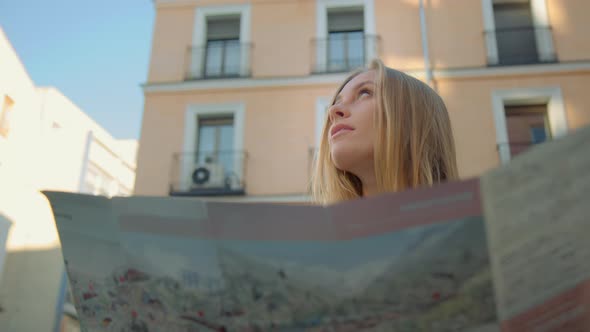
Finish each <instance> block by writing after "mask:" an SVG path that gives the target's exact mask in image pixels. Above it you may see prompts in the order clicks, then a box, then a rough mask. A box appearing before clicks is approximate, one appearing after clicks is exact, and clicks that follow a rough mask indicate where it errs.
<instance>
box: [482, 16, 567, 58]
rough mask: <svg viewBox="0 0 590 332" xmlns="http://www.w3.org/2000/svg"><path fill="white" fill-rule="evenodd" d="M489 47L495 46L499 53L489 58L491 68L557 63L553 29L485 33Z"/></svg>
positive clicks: (532, 28)
mask: <svg viewBox="0 0 590 332" xmlns="http://www.w3.org/2000/svg"><path fill="white" fill-rule="evenodd" d="M484 37H485V39H486V42H487V45H488V47H490V45H495V48H496V50H497V53H496V54H494V56H492V57H490V56H488V64H489V65H491V66H507V65H524V64H536V63H551V62H556V61H557V56H556V54H555V52H553V46H552V45H553V40H552V38H553V34H552V30H551V27H540V26H525V27H515V28H502V29H496V30H493V31H485V32H484Z"/></svg>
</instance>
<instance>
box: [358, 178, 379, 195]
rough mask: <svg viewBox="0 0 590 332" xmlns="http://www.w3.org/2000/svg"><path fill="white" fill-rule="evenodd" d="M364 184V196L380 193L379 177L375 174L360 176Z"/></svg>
mask: <svg viewBox="0 0 590 332" xmlns="http://www.w3.org/2000/svg"><path fill="white" fill-rule="evenodd" d="M359 179H360V180H361V183H362V184H363V197H370V196H375V195H377V194H378V193H379V189H378V188H377V179H376V177H375V174H374V173H373V174H366V175H365V176H363V177H359Z"/></svg>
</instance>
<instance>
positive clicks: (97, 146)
mask: <svg viewBox="0 0 590 332" xmlns="http://www.w3.org/2000/svg"><path fill="white" fill-rule="evenodd" d="M0 73H2V74H1V75H0V307H1V308H2V310H1V311H0V331H60V330H61V329H62V327H61V326H60V325H61V321H62V307H63V303H64V302H65V292H66V278H65V274H64V266H63V258H62V255H61V249H60V244H59V237H58V234H57V230H56V229H55V223H54V220H53V215H52V213H51V209H50V206H49V203H48V202H47V200H46V199H45V196H43V195H42V194H41V193H40V191H41V190H58V191H69V192H84V193H90V194H100V195H106V196H124V195H130V194H132V192H133V185H134V182H135V158H136V157H135V155H136V150H137V141H134V140H117V139H115V138H113V137H112V136H111V135H110V134H109V133H108V132H107V131H106V130H104V129H103V128H102V127H101V126H100V125H98V124H97V123H96V122H95V121H94V120H92V119H91V118H90V117H88V116H87V115H86V114H85V113H84V112H83V111H82V110H81V109H80V108H79V107H77V106H76V105H75V104H74V103H72V102H71V101H70V100H69V99H68V98H67V97H65V96H64V95H63V94H61V93H60V92H59V91H58V90H57V89H55V88H38V87H36V86H35V84H34V82H33V81H32V80H31V78H30V77H29V75H28V73H27V71H26V69H25V68H24V66H23V64H22V63H21V61H20V60H19V58H18V55H17V54H16V52H15V51H14V49H13V48H12V46H11V44H10V42H9V40H8V38H7V37H6V35H5V34H4V32H3V30H2V29H1V28H0Z"/></svg>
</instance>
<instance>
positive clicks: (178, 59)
mask: <svg viewBox="0 0 590 332" xmlns="http://www.w3.org/2000/svg"><path fill="white" fill-rule="evenodd" d="M194 18H195V11H194V8H193V7H165V8H158V10H157V13H156V18H155V23H154V32H153V36H152V53H151V57H150V68H149V73H148V82H178V81H183V80H184V77H185V74H186V66H185V63H186V60H187V52H188V47H189V46H190V45H191V44H192V38H193V24H194Z"/></svg>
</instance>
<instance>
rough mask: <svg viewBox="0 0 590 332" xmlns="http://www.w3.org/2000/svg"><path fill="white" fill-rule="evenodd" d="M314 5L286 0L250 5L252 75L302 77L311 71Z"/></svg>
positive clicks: (312, 3) (307, 2)
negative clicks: (252, 46) (284, 0)
mask: <svg viewBox="0 0 590 332" xmlns="http://www.w3.org/2000/svg"><path fill="white" fill-rule="evenodd" d="M315 28H316V25H315V3H314V2H313V1H288V2H285V3H276V2H269V3H261V4H254V5H253V6H252V40H253V43H254V48H253V50H252V55H253V56H252V67H253V69H252V74H253V75H254V76H256V77H265V76H304V75H308V74H309V72H310V69H311V61H310V60H311V56H312V52H313V50H314V48H312V47H311V46H312V39H313V38H314V36H315Z"/></svg>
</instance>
